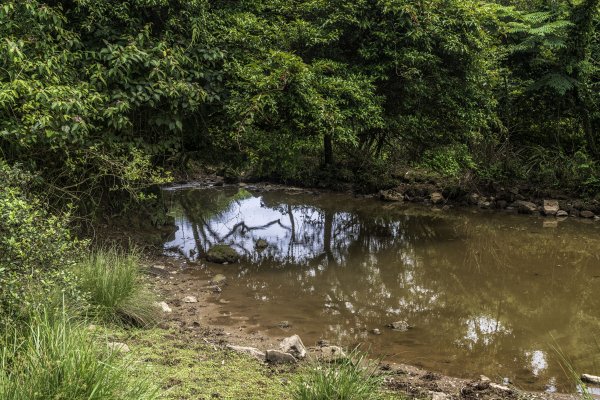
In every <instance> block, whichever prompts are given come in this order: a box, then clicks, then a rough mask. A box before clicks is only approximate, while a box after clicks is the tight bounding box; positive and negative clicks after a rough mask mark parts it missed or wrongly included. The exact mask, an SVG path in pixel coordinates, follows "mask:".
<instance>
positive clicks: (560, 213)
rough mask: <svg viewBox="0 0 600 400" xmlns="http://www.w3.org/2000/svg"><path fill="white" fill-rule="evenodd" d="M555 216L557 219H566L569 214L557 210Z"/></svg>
mask: <svg viewBox="0 0 600 400" xmlns="http://www.w3.org/2000/svg"><path fill="white" fill-rule="evenodd" d="M556 216H557V217H558V218H564V217H568V216H569V213H568V212H566V211H565V210H558V211H557V212H556Z"/></svg>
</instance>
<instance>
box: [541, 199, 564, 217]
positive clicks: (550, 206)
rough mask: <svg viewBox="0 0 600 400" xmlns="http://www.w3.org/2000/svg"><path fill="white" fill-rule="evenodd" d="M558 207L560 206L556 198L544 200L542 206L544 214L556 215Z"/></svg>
mask: <svg viewBox="0 0 600 400" xmlns="http://www.w3.org/2000/svg"><path fill="white" fill-rule="evenodd" d="M559 209H560V206H559V205H558V200H544V205H543V206H542V211H543V212H544V215H548V216H552V215H556V213H557V212H558V210H559Z"/></svg>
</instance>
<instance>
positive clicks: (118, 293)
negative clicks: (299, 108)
mask: <svg viewBox="0 0 600 400" xmlns="http://www.w3.org/2000/svg"><path fill="white" fill-rule="evenodd" d="M76 275H77V276H78V278H79V282H80V288H81V291H82V292H84V293H85V294H86V295H87V296H88V299H87V300H88V302H89V304H90V305H91V313H92V316H93V317H96V318H99V319H101V320H104V321H107V322H116V323H121V324H133V325H137V326H146V325H149V324H152V323H154V322H155V321H156V318H157V309H156V307H155V306H154V300H153V297H152V295H151V293H150V292H149V291H148V290H147V288H146V287H145V285H144V283H143V282H142V280H141V275H140V269H139V256H138V254H137V252H136V251H135V250H134V251H131V252H128V253H124V252H122V251H120V250H118V249H116V248H114V247H112V248H108V249H103V250H97V251H95V252H94V253H93V254H91V255H90V256H89V258H88V259H86V260H85V261H83V262H82V263H81V264H80V265H79V266H78V268H77V270H76Z"/></svg>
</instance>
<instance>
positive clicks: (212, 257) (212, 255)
mask: <svg viewBox="0 0 600 400" xmlns="http://www.w3.org/2000/svg"><path fill="white" fill-rule="evenodd" d="M239 258H240V255H239V254H238V253H237V251H235V250H234V249H233V248H232V247H231V246H228V245H226V244H217V245H215V246H213V247H211V248H210V249H209V250H208V251H207V252H206V260H207V261H210V262H214V263H217V264H225V263H230V264H231V263H234V262H236V261H237V260H239Z"/></svg>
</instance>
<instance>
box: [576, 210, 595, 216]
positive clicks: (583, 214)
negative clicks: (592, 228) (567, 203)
mask: <svg viewBox="0 0 600 400" xmlns="http://www.w3.org/2000/svg"><path fill="white" fill-rule="evenodd" d="M594 215H595V214H594V213H593V212H592V211H589V210H584V211H582V212H580V213H579V216H580V217H582V218H594Z"/></svg>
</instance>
